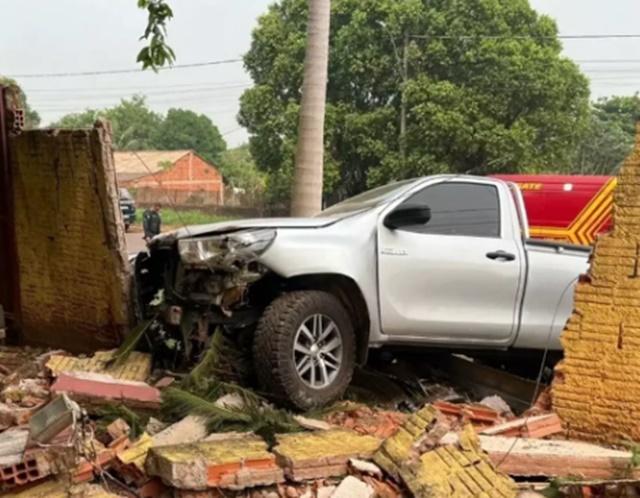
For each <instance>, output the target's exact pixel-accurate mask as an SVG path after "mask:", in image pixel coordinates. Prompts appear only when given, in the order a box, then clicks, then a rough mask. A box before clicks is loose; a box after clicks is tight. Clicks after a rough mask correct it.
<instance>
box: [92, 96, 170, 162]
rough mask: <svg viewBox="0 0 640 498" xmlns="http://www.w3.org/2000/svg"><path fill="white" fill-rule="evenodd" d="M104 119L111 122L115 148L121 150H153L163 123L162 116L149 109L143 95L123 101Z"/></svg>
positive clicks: (110, 110)
mask: <svg viewBox="0 0 640 498" xmlns="http://www.w3.org/2000/svg"><path fill="white" fill-rule="evenodd" d="M104 117H105V118H107V119H108V120H109V121H111V126H112V128H113V138H114V140H113V143H114V147H115V148H117V149H120V150H144V149H152V148H153V146H154V135H155V133H156V130H157V129H158V127H159V126H160V124H161V123H162V116H160V115H159V114H158V113H155V112H153V111H152V110H151V109H149V106H147V102H146V99H145V97H144V96H142V95H134V96H133V97H132V98H131V100H126V99H122V100H121V101H120V104H119V105H117V106H115V107H112V108H110V109H107V110H106V111H105V112H104Z"/></svg>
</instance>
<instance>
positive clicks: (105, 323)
mask: <svg viewBox="0 0 640 498" xmlns="http://www.w3.org/2000/svg"><path fill="white" fill-rule="evenodd" d="M10 151H11V165H12V166H11V167H12V174H13V178H14V192H13V193H14V205H15V233H16V240H17V244H16V245H17V249H18V269H19V275H20V300H21V312H22V323H21V329H22V336H23V339H24V340H25V341H26V342H28V343H32V344H41V345H48V346H53V347H63V348H65V349H68V350H71V351H85V350H92V349H95V348H97V347H105V346H112V345H114V344H116V343H117V342H118V340H119V338H120V337H121V336H122V334H123V333H124V330H125V329H126V327H127V325H128V321H129V312H128V305H127V303H128V282H129V269H128V262H127V255H126V250H125V236H124V228H123V224H122V222H121V213H120V207H119V202H118V195H117V186H116V176H115V169H114V165H113V155H112V150H111V133H110V129H109V127H108V124H107V123H103V122H98V123H96V126H95V127H94V128H93V129H90V130H89V129H87V130H32V131H25V132H23V133H21V134H20V135H17V136H15V137H11V139H10Z"/></svg>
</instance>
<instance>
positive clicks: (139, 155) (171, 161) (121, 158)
mask: <svg viewBox="0 0 640 498" xmlns="http://www.w3.org/2000/svg"><path fill="white" fill-rule="evenodd" d="M113 155H114V159H115V167H116V175H117V178H118V185H119V186H120V187H125V188H127V189H129V190H130V192H131V193H132V194H133V196H134V197H135V199H136V200H137V201H138V202H141V203H151V202H161V203H165V204H166V203H172V204H207V205H218V206H222V205H224V183H223V179H222V174H221V173H220V172H219V171H218V169H217V168H216V167H215V166H214V165H213V164H211V163H209V162H207V161H206V160H204V159H203V158H202V157H200V156H199V155H198V154H196V153H195V152H193V151H192V150H167V151H164V150H145V151H139V152H137V151H136V152H133V151H131V152H130V151H119V152H114V154H113Z"/></svg>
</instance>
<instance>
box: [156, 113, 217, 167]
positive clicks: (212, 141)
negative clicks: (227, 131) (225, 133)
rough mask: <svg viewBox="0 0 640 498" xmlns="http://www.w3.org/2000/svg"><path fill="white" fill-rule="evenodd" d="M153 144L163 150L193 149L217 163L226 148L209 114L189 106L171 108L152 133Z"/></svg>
mask: <svg viewBox="0 0 640 498" xmlns="http://www.w3.org/2000/svg"><path fill="white" fill-rule="evenodd" d="M153 144H154V146H155V148H157V149H161V150H177V149H193V150H195V151H196V152H197V153H198V154H200V155H201V156H202V157H204V158H205V159H206V160H207V161H209V162H212V163H214V164H217V163H218V162H219V160H220V153H221V152H222V151H224V150H225V149H226V148H227V144H226V143H225V141H224V139H223V138H222V135H220V131H219V130H218V127H217V126H215V125H214V124H213V123H212V122H211V120H210V119H209V118H208V117H207V116H205V115H204V114H196V113H195V112H193V111H189V110H186V109H169V112H167V116H166V117H165V118H164V119H163V120H162V122H161V123H160V124H159V126H158V127H157V129H156V130H155V132H154V133H153Z"/></svg>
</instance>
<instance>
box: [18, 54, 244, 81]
mask: <svg viewBox="0 0 640 498" xmlns="http://www.w3.org/2000/svg"><path fill="white" fill-rule="evenodd" d="M238 62H242V59H225V60H219V61H208V62H194V63H193V64H175V65H173V66H167V67H160V68H158V69H157V70H158V71H171V70H174V69H187V68H193V67H204V66H219V65H221V64H235V63H238ZM142 72H144V70H143V69H139V68H138V69H110V70H105V71H81V72H71V73H30V74H14V75H10V76H9V77H10V78H67V77H73V76H100V75H105V74H127V73H142Z"/></svg>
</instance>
